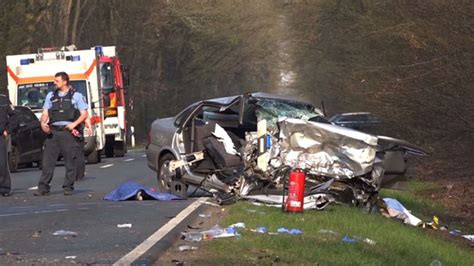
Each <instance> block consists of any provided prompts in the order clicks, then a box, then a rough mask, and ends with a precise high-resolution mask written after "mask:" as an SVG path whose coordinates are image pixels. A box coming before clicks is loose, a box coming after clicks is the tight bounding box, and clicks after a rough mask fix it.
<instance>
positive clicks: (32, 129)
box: [8, 106, 46, 172]
mask: <svg viewBox="0 0 474 266" xmlns="http://www.w3.org/2000/svg"><path fill="white" fill-rule="evenodd" d="M13 119H14V121H15V122H16V123H17V129H16V130H15V131H14V132H12V134H11V135H10V140H9V144H10V145H8V165H9V167H10V172H16V171H17V170H18V167H19V166H20V165H28V166H32V164H33V163H36V165H37V166H40V165H41V158H42V153H43V142H44V140H45V138H46V135H45V134H44V133H43V131H42V130H41V124H40V121H39V119H38V118H37V117H36V115H35V114H34V113H33V112H32V111H31V109H30V108H28V107H25V106H15V116H14V118H13Z"/></svg>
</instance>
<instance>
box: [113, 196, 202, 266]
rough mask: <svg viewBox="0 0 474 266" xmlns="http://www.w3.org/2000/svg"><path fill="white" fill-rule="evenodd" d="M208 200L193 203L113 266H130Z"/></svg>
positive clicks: (200, 199)
mask: <svg viewBox="0 0 474 266" xmlns="http://www.w3.org/2000/svg"><path fill="white" fill-rule="evenodd" d="M204 200H207V199H206V198H199V199H198V200H196V201H195V202H193V203H191V205H189V206H188V207H186V209H184V210H182V211H181V212H180V213H179V214H178V215H176V217H174V218H173V219H171V220H169V221H168V222H167V223H166V224H165V225H164V226H163V227H161V228H160V229H158V230H157V231H156V232H154V233H153V234H152V235H151V236H150V237H148V238H147V239H146V240H145V241H143V242H142V243H141V244H140V245H138V246H137V247H136V248H135V249H133V250H132V251H130V252H129V253H128V254H127V255H125V256H123V257H122V258H121V259H119V260H118V261H116V262H115V263H114V264H113V265H114V266H115V265H117V266H119V265H130V264H132V263H133V262H134V261H135V260H136V259H138V258H139V257H140V256H141V255H143V254H144V253H145V252H147V251H148V250H149V249H150V248H151V247H152V246H153V245H155V244H156V243H157V242H158V241H160V239H162V238H163V237H164V236H166V234H168V233H169V232H170V231H171V230H173V228H175V227H176V226H177V225H178V224H179V223H180V222H181V221H183V220H184V219H185V218H186V217H188V215H190V214H191V213H192V212H193V211H194V210H196V209H197V208H198V207H199V206H201V204H202V202H203V201H204Z"/></svg>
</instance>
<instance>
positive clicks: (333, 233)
mask: <svg viewBox="0 0 474 266" xmlns="http://www.w3.org/2000/svg"><path fill="white" fill-rule="evenodd" d="M319 233H320V234H330V235H339V233H337V232H334V231H332V230H327V229H321V230H319Z"/></svg>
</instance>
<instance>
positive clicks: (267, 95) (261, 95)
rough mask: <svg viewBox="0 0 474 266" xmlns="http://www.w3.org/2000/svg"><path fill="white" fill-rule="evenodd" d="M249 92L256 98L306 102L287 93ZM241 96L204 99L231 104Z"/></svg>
mask: <svg viewBox="0 0 474 266" xmlns="http://www.w3.org/2000/svg"><path fill="white" fill-rule="evenodd" d="M249 94H250V95H251V96H252V97H255V98H265V99H278V100H287V101H295V102H302V103H304V102H303V101H301V100H299V99H297V98H295V97H292V96H287V95H278V94H273V93H267V92H252V93H249ZM240 96H241V95H235V96H227V97H220V98H214V99H208V100H204V101H206V102H215V103H220V104H229V103H231V102H232V101H234V100H235V99H236V98H238V97H240ZM308 104H309V103H308Z"/></svg>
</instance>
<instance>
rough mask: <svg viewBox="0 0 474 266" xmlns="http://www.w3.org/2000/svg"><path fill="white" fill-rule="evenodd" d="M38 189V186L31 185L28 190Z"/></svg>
mask: <svg viewBox="0 0 474 266" xmlns="http://www.w3.org/2000/svg"><path fill="white" fill-rule="evenodd" d="M37 189H38V186H36V187H30V188H29V189H28V190H37Z"/></svg>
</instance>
